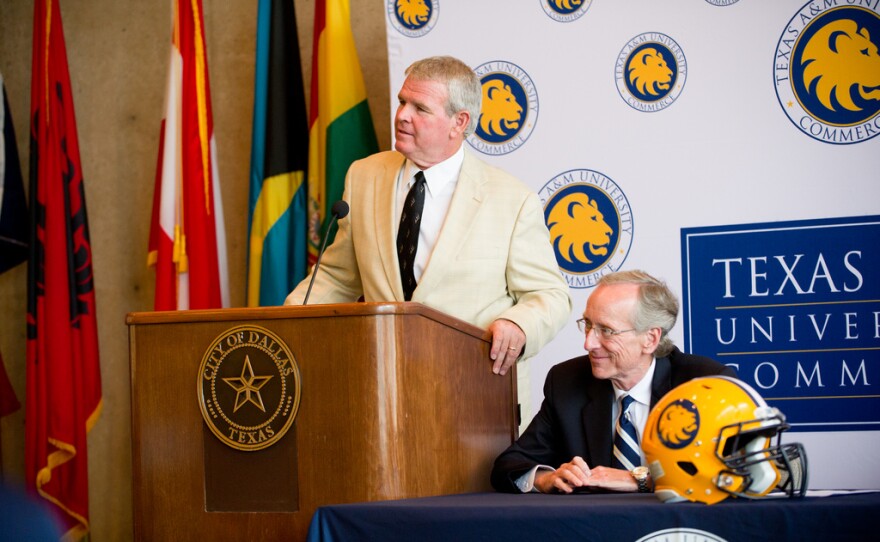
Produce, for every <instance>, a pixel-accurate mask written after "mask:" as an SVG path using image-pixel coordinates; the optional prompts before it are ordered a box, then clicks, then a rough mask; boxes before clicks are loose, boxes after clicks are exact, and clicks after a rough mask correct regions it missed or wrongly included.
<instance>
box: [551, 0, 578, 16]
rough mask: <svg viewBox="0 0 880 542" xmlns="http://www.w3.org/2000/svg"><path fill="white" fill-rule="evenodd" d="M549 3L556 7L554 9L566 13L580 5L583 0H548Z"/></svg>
mask: <svg viewBox="0 0 880 542" xmlns="http://www.w3.org/2000/svg"><path fill="white" fill-rule="evenodd" d="M550 3H551V4H553V6H554V7H555V8H556V11H559V12H562V13H568V12H571V11H574V10H576V9H577V8H579V7H581V4H583V3H584V0H550Z"/></svg>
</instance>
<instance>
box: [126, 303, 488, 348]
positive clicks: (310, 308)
mask: <svg viewBox="0 0 880 542" xmlns="http://www.w3.org/2000/svg"><path fill="white" fill-rule="evenodd" d="M338 316H364V317H369V316H420V317H424V318H428V319H430V320H434V321H436V322H438V323H440V324H443V325H446V326H449V327H452V328H455V329H457V330H459V331H461V332H463V333H466V334H468V335H472V336H473V337H476V338H479V339H484V340H487V341H489V340H490V339H491V336H490V335H489V333H488V332H487V331H486V330H484V329H480V328H479V327H477V326H474V325H472V324H470V323H468V322H465V321H464V320H459V319H458V318H455V317H454V316H450V315H448V314H445V313H442V312H440V311H437V310H435V309H432V308H430V307H427V306H425V305H422V304H421V303H414V302H405V303H396V302H381V303H336V304H327V305H306V306H301V305H300V306H292V305H287V306H283V307H248V308H234V309H198V310H185V311H150V312H130V313H128V314H127V315H126V317H125V323H126V324H127V325H129V326H132V325H151V324H168V323H184V322H187V323H193V322H233V321H240V320H280V319H290V318H333V317H338Z"/></svg>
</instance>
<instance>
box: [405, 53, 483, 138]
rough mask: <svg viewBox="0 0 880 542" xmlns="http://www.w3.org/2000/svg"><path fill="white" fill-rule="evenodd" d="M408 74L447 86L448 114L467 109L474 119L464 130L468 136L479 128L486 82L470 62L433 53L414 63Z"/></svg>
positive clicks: (420, 79)
mask: <svg viewBox="0 0 880 542" xmlns="http://www.w3.org/2000/svg"><path fill="white" fill-rule="evenodd" d="M405 73H406V76H407V77H410V78H412V79H413V80H416V81H437V82H439V83H443V84H444V85H445V86H446V114H447V115H449V116H450V117H451V116H452V115H455V114H456V113H458V112H459V111H467V112H468V113H469V114H470V116H471V120H470V123H468V126H467V128H466V129H465V132H464V137H468V136H469V135H471V134H472V133H474V130H476V128H477V121H478V120H479V118H480V108H481V107H482V105H483V85H482V84H481V83H480V79H479V78H478V77H477V74H476V73H474V70H472V69H471V68H470V67H469V66H468V65H467V64H465V63H464V62H462V61H461V60H459V59H457V58H454V57H451V56H433V57H429V58H423V59H422V60H417V61H415V62H413V63H412V64H411V65H410V67H408V68H407V69H406V72H405Z"/></svg>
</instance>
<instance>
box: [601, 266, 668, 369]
mask: <svg viewBox="0 0 880 542" xmlns="http://www.w3.org/2000/svg"><path fill="white" fill-rule="evenodd" d="M603 284H605V285H609V284H636V285H638V287H639V296H638V299H637V300H636V308H635V312H634V313H633V315H632V325H633V327H635V328H636V329H638V330H640V331H645V330H648V329H651V328H654V327H658V328H660V331H661V334H660V343H659V344H658V345H657V349H656V350H655V351H654V355H655V356H656V357H658V358H662V357H666V356H668V355H669V353H670V352H672V349H673V348H674V346H675V345H674V344H673V342H672V339H670V338H669V331H670V330H671V329H672V327H673V326H674V325H675V321H676V319H677V318H678V299H677V298H676V297H675V294H674V293H672V290H670V289H669V287H667V286H666V283H665V282H663V281H662V280H659V279H657V278H654V277H652V276H651V275H649V274H648V273H646V272H644V271H640V270H633V271H617V272H615V273H609V274H608V275H604V276H603V277H602V278H600V279H599V282H598V283H597V285H598V286H601V285H603Z"/></svg>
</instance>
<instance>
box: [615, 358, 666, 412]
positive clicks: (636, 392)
mask: <svg viewBox="0 0 880 542" xmlns="http://www.w3.org/2000/svg"><path fill="white" fill-rule="evenodd" d="M656 366H657V360H656V358H655V359H652V360H651V365H649V366H648V370H647V371H645V376H643V377H642V379H641V380H639V382H638V384H636V385H635V386H633V387H632V388H630V389H629V390H627V391H624V390H619V389H617V387H616V386H613V385H612V387H614V400H615V401H620V398H621V397H622V396H624V395H630V396H632V398H633V399H635V400H636V401H638V402H639V403H641V404H643V405H647V406H651V384H652V383H653V381H654V369H655V367H656Z"/></svg>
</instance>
